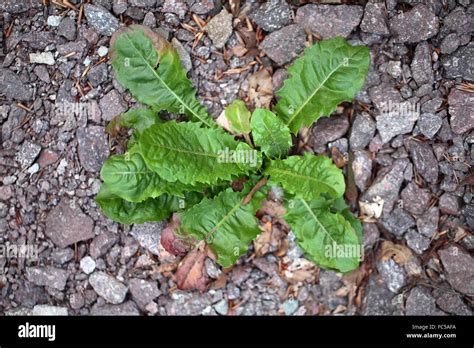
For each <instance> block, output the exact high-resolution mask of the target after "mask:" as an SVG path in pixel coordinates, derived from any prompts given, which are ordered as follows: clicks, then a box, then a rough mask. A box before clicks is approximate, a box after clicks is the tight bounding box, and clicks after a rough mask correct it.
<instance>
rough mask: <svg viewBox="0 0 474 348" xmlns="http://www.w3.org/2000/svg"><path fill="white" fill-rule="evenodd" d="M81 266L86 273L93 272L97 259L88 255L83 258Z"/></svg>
mask: <svg viewBox="0 0 474 348" xmlns="http://www.w3.org/2000/svg"><path fill="white" fill-rule="evenodd" d="M80 266H81V269H82V271H83V272H84V273H85V274H91V273H92V272H94V270H95V261H94V259H93V258H92V257H90V256H86V257H84V258H83V259H82V260H81V263H80Z"/></svg>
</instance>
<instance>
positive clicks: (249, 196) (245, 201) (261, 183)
mask: <svg viewBox="0 0 474 348" xmlns="http://www.w3.org/2000/svg"><path fill="white" fill-rule="evenodd" d="M267 182H268V179H267V178H262V179H260V181H259V182H257V183H256V184H255V186H254V187H252V189H251V190H250V192H249V193H248V194H247V196H245V197H244V199H243V200H242V205H246V204H248V203H249V202H250V201H251V200H252V197H253V195H254V194H255V192H257V191H258V190H260V189H261V188H262V187H263V186H265V185H266V184H267Z"/></svg>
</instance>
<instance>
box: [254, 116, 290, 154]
mask: <svg viewBox="0 0 474 348" xmlns="http://www.w3.org/2000/svg"><path fill="white" fill-rule="evenodd" d="M250 124H251V128H252V136H253V141H254V142H255V145H256V146H260V149H261V150H262V152H263V153H265V154H266V155H267V156H268V157H272V158H275V157H276V158H281V157H284V156H286V154H287V153H288V150H289V149H290V148H291V145H292V143H291V134H290V130H289V129H288V126H286V125H285V124H284V123H283V122H282V121H281V120H280V119H279V118H278V117H276V116H275V114H274V113H273V112H271V111H270V110H265V109H255V111H254V112H253V114H252V120H251V123H250Z"/></svg>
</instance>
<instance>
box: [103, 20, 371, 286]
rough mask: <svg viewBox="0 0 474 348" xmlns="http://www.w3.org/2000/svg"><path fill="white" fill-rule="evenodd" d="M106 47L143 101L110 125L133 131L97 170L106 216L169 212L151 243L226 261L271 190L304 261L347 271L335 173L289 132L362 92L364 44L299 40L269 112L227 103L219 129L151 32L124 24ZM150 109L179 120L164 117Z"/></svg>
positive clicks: (352, 222) (347, 223) (344, 211)
mask: <svg viewBox="0 0 474 348" xmlns="http://www.w3.org/2000/svg"><path fill="white" fill-rule="evenodd" d="M111 46H112V66H113V68H114V70H115V72H116V76H117V79H118V81H119V82H120V83H121V84H122V85H123V86H124V87H125V88H127V89H128V90H129V91H130V92H131V93H132V94H133V96H134V97H135V98H136V100H138V101H139V102H140V103H142V104H144V105H147V106H148V107H149V108H137V109H132V110H129V111H128V112H126V113H125V114H123V115H119V116H118V117H117V118H116V119H115V120H114V121H113V122H112V123H111V125H109V130H110V128H117V127H125V128H129V129H133V133H132V136H131V137H130V139H129V141H128V143H127V150H126V152H125V154H121V155H113V156H111V157H110V158H109V159H108V160H107V161H106V162H105V164H104V165H103V167H102V170H101V177H102V179H103V185H102V187H101V189H100V192H99V194H98V195H97V198H96V199H97V202H98V204H99V205H100V207H101V208H102V210H103V212H104V213H105V214H106V215H107V216H108V217H109V218H111V219H113V220H115V221H118V222H120V223H124V224H136V223H143V222H145V221H159V220H163V219H167V218H170V217H171V215H172V214H174V215H173V219H171V222H170V225H169V226H170V228H171V235H170V234H169V232H170V230H169V229H168V231H167V233H168V234H167V236H166V238H165V237H164V236H162V244H164V245H165V246H167V248H168V249H170V250H171V251H173V248H176V247H177V248H178V249H179V253H180V254H182V251H183V249H184V250H188V251H189V250H192V254H193V255H196V250H197V248H199V249H200V250H204V249H205V250H206V253H207V254H208V255H212V256H213V257H214V258H215V259H216V261H217V262H218V263H219V264H220V265H221V266H223V267H229V266H231V265H232V264H234V263H235V262H236V261H237V259H238V258H239V257H240V256H242V255H244V254H245V253H246V252H247V250H248V246H249V244H250V243H251V242H252V240H254V239H255V238H256V237H257V236H258V234H259V233H260V229H259V227H258V223H259V221H258V219H257V217H256V213H257V211H258V210H259V209H260V207H261V202H262V201H263V200H264V199H265V198H266V194H267V191H268V188H269V187H271V186H272V185H274V186H280V187H282V188H283V190H284V191H285V197H286V198H285V202H284V204H285V209H286V214H285V215H284V218H285V219H286V221H287V222H288V223H289V225H290V227H291V229H292V231H293V232H294V234H295V236H296V240H297V242H298V243H299V245H300V246H301V248H302V249H303V250H304V251H305V253H306V255H307V257H308V258H309V259H311V260H313V261H314V262H315V263H317V264H318V265H319V266H321V267H325V268H328V269H333V270H338V271H341V272H348V271H351V270H353V269H354V268H356V267H358V264H359V261H360V259H359V257H360V253H358V252H357V251H361V249H362V244H363V241H362V229H361V225H360V222H359V220H358V219H357V218H355V217H354V216H353V215H352V214H351V213H350V211H349V208H348V206H347V205H346V204H345V202H344V200H343V199H342V196H343V194H344V191H345V182H344V176H343V173H342V171H341V170H340V169H339V168H337V167H336V166H335V165H334V164H333V163H332V161H331V160H330V159H329V158H326V157H324V156H316V155H313V154H310V153H305V154H304V155H303V156H299V155H289V154H290V153H291V152H292V151H293V153H295V152H296V151H294V148H293V149H292V147H293V141H292V136H291V134H292V133H293V134H297V133H298V131H299V129H300V128H301V127H302V126H310V125H311V124H312V123H313V122H315V121H316V120H317V119H318V118H320V117H321V116H330V115H331V113H332V112H333V111H334V110H335V109H336V107H337V105H338V104H339V103H341V102H342V101H350V100H352V98H353V97H354V96H355V94H356V92H357V91H358V90H359V89H360V88H361V87H362V85H363V83H364V79H365V75H366V74H367V71H368V68H369V53H368V49H367V48H366V47H364V46H351V45H349V44H348V43H347V42H346V41H345V40H344V39H342V38H335V39H330V40H323V41H320V42H317V43H315V44H314V45H313V46H311V47H308V48H307V49H306V50H305V52H304V54H303V55H302V56H301V57H300V58H298V59H296V61H295V62H294V64H293V65H292V66H291V67H290V68H289V69H288V72H289V75H290V76H289V78H288V79H287V80H286V81H285V83H284V86H283V87H282V88H281V89H280V90H279V92H278V93H277V94H278V96H279V101H278V103H277V104H276V105H275V107H274V110H273V112H272V111H270V110H264V109H255V110H254V111H253V112H250V111H249V110H248V109H247V106H246V104H245V103H244V102H243V101H240V100H236V101H234V102H233V103H232V104H231V105H229V106H228V107H227V108H226V110H225V119H226V122H227V125H228V127H227V130H228V131H226V130H224V129H223V128H222V127H220V126H219V125H218V124H217V123H216V122H215V121H214V120H213V119H212V118H211V117H210V116H209V115H208V114H207V112H206V110H205V109H204V107H203V106H201V104H200V103H199V102H198V100H197V99H196V96H195V90H194V89H193V86H192V84H191V82H190V81H189V80H188V78H187V77H186V72H185V70H184V69H183V68H182V66H181V64H180V60H179V56H178V54H177V52H176V51H175V50H174V49H173V47H172V46H171V45H170V44H169V43H168V42H167V41H166V40H164V39H163V38H161V37H160V36H159V35H158V34H156V33H154V32H153V31H152V30H150V29H148V28H146V27H142V26H131V27H128V28H125V29H123V30H121V31H120V32H117V33H116V34H115V35H114V37H113V38H112V44H111ZM161 111H168V112H171V113H174V114H182V115H186V116H187V117H188V119H189V121H182V122H177V121H175V120H171V121H165V120H163V119H161V118H160V117H159V112H161ZM239 184H240V185H239ZM165 239H166V240H165ZM170 241H171V242H170ZM190 254H191V253H190ZM202 260H203V258H202V257H200V258H198V259H196V260H195V261H194V263H192V262H191V263H190V262H187V263H186V266H185V267H188V269H190V268H192V267H194V266H193V265H195V264H198V263H202ZM187 281H188V280H184V281H182V284H185V283H186V282H187ZM183 287H186V286H185V285H183Z"/></svg>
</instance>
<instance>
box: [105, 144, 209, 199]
mask: <svg viewBox="0 0 474 348" xmlns="http://www.w3.org/2000/svg"><path fill="white" fill-rule="evenodd" d="M100 176H101V178H102V180H103V181H104V182H105V184H106V185H107V187H108V189H109V190H110V192H111V193H113V194H114V195H117V196H119V197H120V198H123V199H125V200H127V201H130V202H141V201H143V200H145V199H147V198H155V197H158V196H160V195H161V194H163V193H168V194H171V195H175V196H179V197H183V195H184V192H186V191H202V190H204V189H205V186H204V185H198V186H196V187H194V186H191V185H185V184H182V183H180V182H175V183H171V182H168V181H166V180H163V179H162V178H160V176H159V175H158V174H156V173H155V172H154V171H152V170H150V169H148V167H147V166H146V164H145V161H144V160H143V157H142V156H141V155H140V154H139V153H138V152H137V148H136V147H133V148H132V149H131V150H130V152H129V153H126V154H125V155H114V156H111V157H109V158H108V159H107V160H106V161H105V163H104V165H103V166H102V169H101V170H100Z"/></svg>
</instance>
